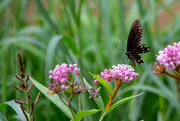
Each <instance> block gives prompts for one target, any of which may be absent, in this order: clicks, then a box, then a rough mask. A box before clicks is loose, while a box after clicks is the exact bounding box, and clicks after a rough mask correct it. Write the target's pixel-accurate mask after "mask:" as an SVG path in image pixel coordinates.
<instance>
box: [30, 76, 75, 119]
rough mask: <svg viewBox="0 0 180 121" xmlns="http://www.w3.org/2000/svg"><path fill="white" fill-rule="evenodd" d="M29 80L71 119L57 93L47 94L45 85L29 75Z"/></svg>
mask: <svg viewBox="0 0 180 121" xmlns="http://www.w3.org/2000/svg"><path fill="white" fill-rule="evenodd" d="M30 80H31V81H32V82H33V83H34V85H35V86H36V87H37V88H38V89H39V90H40V91H41V92H42V93H43V94H44V95H45V96H46V97H47V98H48V99H49V100H50V101H51V102H53V103H54V104H55V105H56V106H57V107H58V108H59V109H61V110H62V111H63V112H64V113H65V114H66V115H67V116H68V117H69V118H70V119H73V118H72V115H71V113H70V111H69V109H68V107H67V106H66V105H64V103H63V102H62V101H61V100H60V99H59V97H58V95H57V94H54V95H48V94H47V91H48V88H47V87H45V86H43V85H42V84H40V83H39V82H37V81H36V80H34V79H32V78H31V77H30Z"/></svg>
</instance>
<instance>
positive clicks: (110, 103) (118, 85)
mask: <svg viewBox="0 0 180 121" xmlns="http://www.w3.org/2000/svg"><path fill="white" fill-rule="evenodd" d="M122 84H123V81H122V80H121V79H119V80H118V81H117V84H116V87H115V89H114V91H113V96H112V95H111V94H109V97H110V100H109V102H108V104H107V106H106V109H105V111H106V110H107V109H109V108H110V107H111V105H112V102H113V100H114V98H115V97H116V94H117V91H118V90H119V88H120V87H121V85H122Z"/></svg>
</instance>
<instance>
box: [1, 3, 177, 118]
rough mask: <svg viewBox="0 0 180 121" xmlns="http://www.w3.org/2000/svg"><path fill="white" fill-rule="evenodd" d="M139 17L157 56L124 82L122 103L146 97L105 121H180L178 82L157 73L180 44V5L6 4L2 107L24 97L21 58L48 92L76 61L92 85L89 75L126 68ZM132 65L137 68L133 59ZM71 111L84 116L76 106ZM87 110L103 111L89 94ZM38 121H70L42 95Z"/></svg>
mask: <svg viewBox="0 0 180 121" xmlns="http://www.w3.org/2000/svg"><path fill="white" fill-rule="evenodd" d="M135 19H140V20H141V23H142V25H143V26H144V34H143V38H142V43H143V44H146V45H147V46H150V47H151V53H148V54H143V55H142V58H143V60H144V62H145V63H144V64H142V65H140V66H136V67H134V68H135V70H136V72H138V73H139V75H140V76H139V77H138V78H137V79H136V80H135V81H132V82H131V83H129V84H123V86H122V87H121V89H120V90H119V93H118V97H116V101H117V100H118V99H121V98H123V97H126V96H130V95H132V94H138V93H140V92H145V93H144V94H143V95H142V96H140V97H138V98H137V99H133V100H132V101H129V102H127V103H125V104H123V105H121V106H119V107H118V108H117V109H114V110H113V111H112V112H111V113H109V114H108V115H107V116H106V117H105V118H104V121H110V120H122V121H130V120H131V121H137V120H146V121H154V120H158V121H164V120H166V121H168V120H169V121H178V120H179V119H180V118H179V117H180V110H179V101H178V98H177V89H176V83H175V81H174V80H173V79H171V78H168V77H166V76H163V75H162V76H161V77H158V79H154V77H156V76H158V75H153V74H151V72H152V67H153V63H154V62H155V59H156V55H157V54H158V51H159V50H161V49H163V48H164V47H166V46H167V45H168V44H171V45H172V44H173V42H178V41H179V40H180V2H179V1H178V0H162V1H160V0H146V1H145V0H111V1H109V0H51V1H47V0H42V1H41V0H31V1H30V0H16V1H14V0H1V1H0V58H1V59H0V64H1V65H0V103H3V102H6V101H9V100H13V99H15V98H17V97H19V96H21V94H20V93H19V92H17V91H15V89H14V85H19V82H18V81H17V79H15V76H14V74H18V73H19V71H18V66H17V65H18V63H17V55H16V54H17V52H20V54H21V55H22V57H23V62H24V64H25V68H26V74H29V75H30V76H31V77H32V78H34V79H35V80H37V81H38V82H40V83H41V84H43V85H45V86H48V85H47V81H49V79H48V76H49V74H48V71H49V70H50V69H53V68H54V67H55V65H56V64H62V63H64V62H66V63H69V64H70V63H77V64H78V66H79V67H80V68H81V78H79V79H80V80H82V77H85V78H86V80H87V81H88V82H89V83H90V84H93V78H92V76H91V75H90V74H88V71H90V72H92V73H96V74H98V73H100V72H101V71H103V70H104V69H105V68H110V67H112V65H117V64H119V63H120V64H122V63H123V61H122V58H123V56H124V55H125V54H124V53H125V51H126V42H127V37H128V34H129V30H130V27H131V25H132V23H133V21H134V20H135ZM117 48H121V49H124V51H123V50H120V49H117ZM125 63H126V64H131V65H132V63H131V62H130V61H129V60H128V61H125ZM95 85H96V86H97V87H98V86H101V85H98V84H95ZM31 93H32V100H34V99H35V97H36V95H37V93H38V90H37V89H36V88H35V87H34V90H33V91H32V92H31ZM100 93H101V96H102V98H103V99H104V102H105V104H107V102H108V99H109V97H108V94H107V92H106V90H105V89H104V87H101V91H100ZM72 105H73V108H74V109H75V111H77V110H78V103H77V100H74V101H73V102H72ZM82 108H83V109H84V110H88V109H92V108H97V106H96V104H95V103H94V102H93V101H91V100H89V99H88V94H87V93H86V94H83V96H82ZM3 114H4V115H5V116H6V117H7V119H8V120H15V118H14V117H15V115H16V114H15V112H14V111H13V110H12V109H11V108H7V109H6V110H4V112H3ZM97 117H98V118H97ZM99 117H100V113H98V114H95V115H92V116H87V117H85V118H84V119H85V120H86V121H88V120H89V121H96V120H98V119H99ZM35 119H36V120H37V121H40V120H49V121H50V120H51V121H53V120H56V121H59V120H60V121H66V120H69V119H68V118H67V116H66V115H65V114H64V113H63V112H62V111H61V110H59V109H58V108H57V107H56V106H55V105H54V104H52V103H51V102H50V101H48V99H46V98H45V97H44V96H43V95H42V96H41V98H40V101H39V103H38V104H37V107H36V109H35Z"/></svg>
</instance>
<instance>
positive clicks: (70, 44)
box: [62, 37, 79, 56]
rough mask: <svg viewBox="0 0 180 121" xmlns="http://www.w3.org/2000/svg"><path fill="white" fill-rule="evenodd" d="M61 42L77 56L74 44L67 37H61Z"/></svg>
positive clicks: (77, 52)
mask: <svg viewBox="0 0 180 121" xmlns="http://www.w3.org/2000/svg"><path fill="white" fill-rule="evenodd" d="M62 41H63V42H64V43H66V44H67V46H68V47H69V48H70V49H71V50H72V52H73V53H74V55H76V56H79V51H78V49H77V46H76V43H75V42H74V41H73V40H72V39H71V38H69V37H63V38H62Z"/></svg>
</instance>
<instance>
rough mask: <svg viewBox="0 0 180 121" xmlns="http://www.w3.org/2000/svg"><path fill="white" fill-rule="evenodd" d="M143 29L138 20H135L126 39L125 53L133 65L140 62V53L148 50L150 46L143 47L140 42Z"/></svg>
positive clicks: (141, 61)
mask: <svg viewBox="0 0 180 121" xmlns="http://www.w3.org/2000/svg"><path fill="white" fill-rule="evenodd" d="M143 29H144V27H143V28H142V27H141V23H140V21H139V20H135V21H134V22H133V24H132V26H131V30H130V32H129V37H128V41H127V52H126V53H125V54H126V55H127V56H128V58H129V59H130V60H131V61H132V62H133V64H134V65H136V63H135V62H137V64H138V65H139V64H142V63H143V60H142V58H141V56H140V55H138V54H141V53H147V52H150V47H144V46H145V44H143V45H140V44H141V39H142V34H143Z"/></svg>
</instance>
